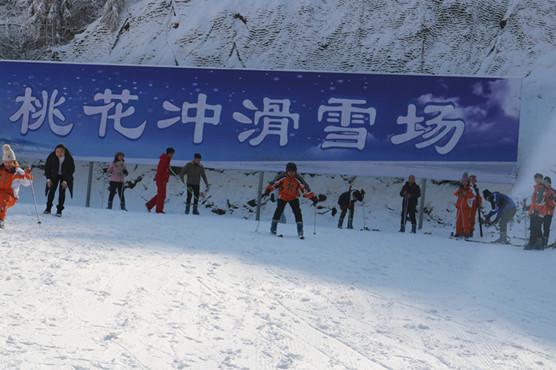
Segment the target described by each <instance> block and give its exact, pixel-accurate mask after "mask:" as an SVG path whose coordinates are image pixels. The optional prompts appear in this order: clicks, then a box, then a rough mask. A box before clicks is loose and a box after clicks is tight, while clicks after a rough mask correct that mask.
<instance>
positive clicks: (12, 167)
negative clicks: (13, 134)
mask: <svg viewBox="0 0 556 370" xmlns="http://www.w3.org/2000/svg"><path fill="white" fill-rule="evenodd" d="M32 179H33V177H32V175H31V169H27V171H23V170H22V169H21V168H20V167H19V163H17V162H16V159H15V153H14V152H13V150H12V148H10V146H9V145H8V144H5V145H4V146H3V147H2V164H0V229H3V228H4V226H5V221H6V215H7V213H8V208H11V207H13V206H14V205H15V204H16V202H17V200H18V198H19V187H20V186H22V185H23V186H29V185H31V180H32Z"/></svg>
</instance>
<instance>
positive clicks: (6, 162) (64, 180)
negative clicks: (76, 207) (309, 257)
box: [0, 144, 556, 249]
mask: <svg viewBox="0 0 556 370" xmlns="http://www.w3.org/2000/svg"><path fill="white" fill-rule="evenodd" d="M2 153H3V154H2V164H0V228H4V222H5V219H6V213H7V210H8V208H10V207H12V206H13V205H14V204H15V203H16V202H17V200H18V197H19V187H20V186H30V185H32V179H33V176H32V173H31V169H30V168H27V169H25V170H23V169H22V168H21V167H20V165H19V163H18V162H17V161H16V156H15V153H14V151H13V150H12V149H11V147H10V146H9V145H7V144H5V145H4V146H3V147H2ZM174 153H175V150H174V148H167V149H166V151H165V152H164V153H162V154H161V155H160V159H159V162H158V166H157V169H156V175H155V178H154V181H155V183H156V188H157V192H156V195H155V196H154V197H153V198H152V199H151V200H150V201H148V202H147V203H146V204H145V206H146V208H147V210H148V211H149V212H151V211H152V210H153V209H155V210H156V213H164V203H165V200H166V187H167V184H168V181H169V179H170V174H173V175H175V176H176V177H177V178H179V179H180V180H181V181H182V182H183V184H184V185H185V188H186V191H187V197H186V203H185V213H186V214H190V213H191V211H192V213H193V214H194V215H199V199H200V197H202V196H203V194H206V192H208V191H209V189H210V185H209V182H208V178H207V175H206V172H205V168H204V166H203V165H202V163H201V159H202V156H201V154H200V153H195V154H194V156H193V159H192V160H191V161H189V162H187V163H186V164H185V166H183V168H182V169H181V171H180V173H179V175H178V174H176V173H174V172H173V170H172V167H171V165H170V163H171V161H172V158H173V156H174ZM74 173H75V162H74V160H73V157H72V155H71V153H70V151H69V150H68V149H67V148H66V147H65V146H64V145H62V144H60V145H57V146H56V147H55V148H54V150H53V151H52V153H50V154H49V155H48V157H47V159H46V162H45V168H44V174H45V177H46V187H45V196H46V199H47V202H46V209H45V211H44V214H50V213H51V212H52V207H53V204H54V198H55V195H56V192H58V203H57V206H56V216H59V217H61V216H62V211H63V210H64V204H65V199H66V191H69V192H70V195H71V196H73V176H74ZM106 174H107V176H108V179H109V197H108V207H107V208H108V209H112V208H113V202H114V198H115V196H116V195H118V196H119V199H120V209H121V210H124V211H125V210H127V209H126V203H125V195H124V189H125V178H126V177H127V176H128V175H129V171H128V169H127V167H126V164H125V154H124V153H122V152H118V153H116V154H115V156H114V160H113V161H112V163H110V165H109V166H108V168H107V169H106ZM201 181H203V182H204V184H205V193H201V189H200V188H201ZM275 191H276V192H277V197H278V200H277V205H276V210H275V212H274V215H273V217H272V221H271V225H270V231H271V233H272V234H274V235H280V234H278V231H277V229H278V223H279V222H280V219H281V218H282V215H283V212H284V210H285V208H286V206H287V205H289V206H290V208H291V209H292V211H293V214H294V217H295V222H296V224H297V234H298V236H299V237H300V238H303V237H304V234H303V215H302V212H301V207H300V197H303V198H307V199H309V200H310V201H311V202H312V204H313V206H317V204H318V203H319V202H322V201H324V200H325V199H326V197H325V196H324V195H319V196H317V195H316V194H315V193H313V192H312V191H311V189H310V187H309V185H308V184H307V182H306V181H305V179H304V178H303V177H302V176H301V175H300V174H299V173H298V171H297V166H296V164H295V163H292V162H290V163H288V164H287V165H286V168H285V171H284V172H281V173H279V174H278V175H277V176H276V177H275V178H274V179H273V180H272V181H271V182H270V183H269V184H268V185H267V187H266V190H265V192H264V194H263V195H262V199H263V200H264V199H265V198H266V197H268V196H269V195H270V194H271V193H272V192H275ZM454 196H455V197H456V202H455V206H456V222H455V231H454V233H453V237H455V238H465V239H470V238H472V237H473V236H474V235H475V232H476V230H475V227H476V225H477V224H478V225H479V228H480V233H481V236H482V234H483V230H482V228H483V226H486V227H488V226H493V225H498V228H499V230H500V237H499V238H498V239H497V240H496V241H495V243H504V244H509V243H510V239H509V238H508V224H509V223H510V222H512V220H513V218H514V216H515V214H516V212H517V208H516V204H515V203H514V201H513V200H512V199H511V197H509V196H508V195H506V194H503V193H500V192H491V191H490V190H488V189H485V190H484V191H483V192H482V193H481V192H480V190H479V187H478V182H477V177H476V176H475V175H469V174H468V173H464V174H463V176H462V178H461V180H460V182H459V185H458V189H457V190H456V191H455V192H454ZM400 197H401V198H402V205H401V220H400V230H399V231H400V232H405V231H406V225H407V222H408V221H409V222H410V223H411V233H416V232H417V218H416V213H417V205H418V202H419V198H420V197H421V188H420V187H419V185H417V183H416V181H415V176H413V175H410V176H409V177H408V178H407V181H406V182H405V183H404V184H403V186H402V189H401V191H400ZM364 198H365V190H364V189H352V187H351V186H350V188H349V190H348V191H346V192H343V193H342V194H340V196H339V198H338V206H339V208H340V215H339V219H338V228H339V229H342V228H343V227H344V221H345V218H346V216H347V227H346V228H347V229H353V221H354V215H355V207H356V203H357V202H360V203H361V202H364ZM483 201H486V202H488V203H490V206H491V210H490V212H488V213H486V212H484V210H483ZM191 206H193V208H192V209H191ZM555 208H556V191H555V190H554V189H553V188H552V181H551V179H550V177H548V176H547V177H544V176H543V175H542V174H536V175H535V186H534V192H533V195H532V197H531V204H530V205H529V207H527V210H528V213H529V216H530V238H529V242H528V244H527V246H526V249H544V248H546V247H547V246H548V240H549V236H550V226H551V223H552V217H553V215H554V209H555ZM552 246H553V247H554V246H555V245H552Z"/></svg>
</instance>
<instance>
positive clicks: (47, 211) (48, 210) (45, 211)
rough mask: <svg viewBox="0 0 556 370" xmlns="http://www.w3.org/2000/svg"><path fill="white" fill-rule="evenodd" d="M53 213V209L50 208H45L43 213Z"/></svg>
mask: <svg viewBox="0 0 556 370" xmlns="http://www.w3.org/2000/svg"><path fill="white" fill-rule="evenodd" d="M51 213H52V210H51V209H50V208H47V209H45V210H44V212H43V213H42V214H43V215H49V214H51Z"/></svg>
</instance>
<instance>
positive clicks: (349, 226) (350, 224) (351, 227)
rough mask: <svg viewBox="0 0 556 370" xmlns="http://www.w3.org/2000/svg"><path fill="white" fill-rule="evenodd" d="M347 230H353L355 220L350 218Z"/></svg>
mask: <svg viewBox="0 0 556 370" xmlns="http://www.w3.org/2000/svg"><path fill="white" fill-rule="evenodd" d="M347 228H348V229H349V230H353V218H348V225H347Z"/></svg>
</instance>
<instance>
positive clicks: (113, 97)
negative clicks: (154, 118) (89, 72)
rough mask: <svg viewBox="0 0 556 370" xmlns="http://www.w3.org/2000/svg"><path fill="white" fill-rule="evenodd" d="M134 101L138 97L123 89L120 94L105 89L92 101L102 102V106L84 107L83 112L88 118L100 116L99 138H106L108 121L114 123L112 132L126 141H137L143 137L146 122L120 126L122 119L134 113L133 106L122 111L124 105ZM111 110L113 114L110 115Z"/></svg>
mask: <svg viewBox="0 0 556 370" xmlns="http://www.w3.org/2000/svg"><path fill="white" fill-rule="evenodd" d="M134 100H139V97H138V96H137V95H132V94H130V92H129V90H127V89H124V90H123V91H122V93H121V94H114V93H112V90H110V89H106V90H104V93H97V94H95V96H94V101H102V102H103V103H104V104H103V105H95V106H84V107H83V112H84V113H85V114H86V115H88V116H92V115H96V114H100V126H99V129H98V136H99V137H101V138H104V137H106V130H107V128H108V120H112V121H113V122H114V130H116V132H118V133H120V134H121V135H123V136H124V137H126V138H128V139H131V140H137V139H139V138H140V137H141V136H142V135H143V132H144V131H145V127H146V126H147V121H143V122H142V123H141V124H140V125H138V126H136V127H125V126H123V125H122V120H123V119H124V118H128V117H130V116H132V115H133V114H134V113H135V108H134V107H133V106H131V107H128V108H127V109H125V110H124V104H129V102H131V101H134ZM114 101H117V102H118V103H115V102H114ZM112 110H113V113H111V114H110V112H112Z"/></svg>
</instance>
